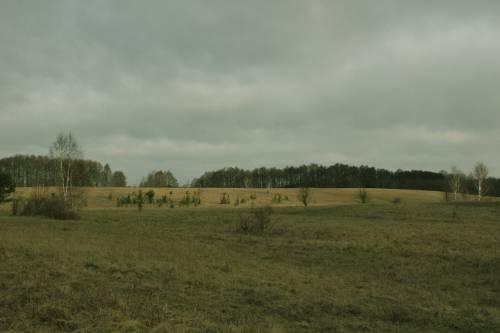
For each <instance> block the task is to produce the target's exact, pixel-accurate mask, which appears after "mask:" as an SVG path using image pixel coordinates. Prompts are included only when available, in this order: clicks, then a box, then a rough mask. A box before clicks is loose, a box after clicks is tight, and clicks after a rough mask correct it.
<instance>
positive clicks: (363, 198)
mask: <svg viewBox="0 0 500 333" xmlns="http://www.w3.org/2000/svg"><path fill="white" fill-rule="evenodd" d="M358 198H359V202H361V203H362V204H365V203H367V202H368V200H369V196H368V191H367V190H366V189H365V188H360V189H359V191H358Z"/></svg>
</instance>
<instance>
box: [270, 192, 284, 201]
mask: <svg viewBox="0 0 500 333" xmlns="http://www.w3.org/2000/svg"><path fill="white" fill-rule="evenodd" d="M282 200H283V197H282V195H281V193H277V194H275V195H274V196H273V200H272V201H273V202H275V203H281V201H282Z"/></svg>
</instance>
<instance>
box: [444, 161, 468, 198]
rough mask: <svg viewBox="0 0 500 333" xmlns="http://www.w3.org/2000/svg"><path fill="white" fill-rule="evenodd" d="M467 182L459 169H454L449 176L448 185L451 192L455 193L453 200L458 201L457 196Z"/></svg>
mask: <svg viewBox="0 0 500 333" xmlns="http://www.w3.org/2000/svg"><path fill="white" fill-rule="evenodd" d="M464 181H465V175H464V173H463V172H462V171H460V170H459V169H458V168H457V167H455V166H454V167H452V168H451V171H450V173H449V174H448V184H449V186H450V190H451V192H453V199H454V200H455V201H457V194H458V193H459V192H460V191H461V190H462V187H463V184H464Z"/></svg>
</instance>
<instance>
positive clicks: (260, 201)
mask: <svg viewBox="0 0 500 333" xmlns="http://www.w3.org/2000/svg"><path fill="white" fill-rule="evenodd" d="M150 189H151V188H142V189H141V188H134V187H115V188H110V187H91V188H82V189H81V190H82V192H83V193H84V194H85V198H86V202H87V207H85V208H86V209H93V208H97V209H100V208H114V207H116V199H117V198H119V197H124V196H127V195H129V194H133V193H137V192H138V191H139V190H142V191H143V192H146V191H148V190H150ZM152 190H154V191H155V195H156V198H160V197H161V196H163V195H165V196H167V197H170V196H171V197H172V199H173V200H174V201H175V202H179V201H180V200H181V199H182V197H183V196H184V195H185V193H186V192H189V193H190V195H193V194H194V193H195V192H197V193H199V195H200V198H201V205H200V206H199V207H202V208H216V207H217V208H231V207H234V203H235V201H236V199H237V198H238V199H239V200H240V201H241V200H242V199H244V201H245V203H240V204H239V205H238V207H239V208H250V207H252V205H253V206H257V207H258V206H268V205H269V206H274V207H302V206H303V205H302V203H301V202H300V200H299V198H298V194H299V189H296V188H288V189H287V188H276V189H246V188H244V189H234V188H202V189H193V188H153V189H152ZM44 191H46V192H47V193H51V192H56V191H57V189H56V188H46V189H44ZM367 191H368V194H369V201H370V203H379V204H380V203H391V202H392V201H393V200H394V199H396V198H399V199H400V200H401V202H402V203H411V204H417V203H439V202H443V201H444V194H443V193H442V192H433V191H418V190H392V189H368V190H367ZM32 192H33V189H32V188H18V189H17V192H16V193H17V194H18V195H21V196H24V197H28V196H29V195H30V194H31V193H32ZM222 193H227V194H228V195H229V198H230V200H231V203H230V204H229V205H221V204H220V198H221V195H222ZM358 193H359V189H351V188H317V189H311V202H310V206H313V207H324V206H333V205H346V204H356V203H359V195H358ZM276 195H281V202H276V201H273V198H274V197H275V196H276ZM252 197H254V198H255V199H251V198H252ZM460 199H461V200H470V201H472V200H475V196H472V195H469V196H467V195H466V196H462V195H460ZM483 200H486V201H492V200H498V199H497V198H484V199H483ZM165 208H166V207H164V209H165ZM0 209H1V208H0ZM3 209H4V210H5V209H6V208H5V206H4V207H3Z"/></svg>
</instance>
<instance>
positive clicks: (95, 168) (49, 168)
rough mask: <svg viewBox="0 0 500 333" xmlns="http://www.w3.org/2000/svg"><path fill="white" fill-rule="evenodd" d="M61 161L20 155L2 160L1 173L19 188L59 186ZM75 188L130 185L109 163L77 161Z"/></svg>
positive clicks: (73, 167) (72, 167) (72, 173)
mask: <svg viewBox="0 0 500 333" xmlns="http://www.w3.org/2000/svg"><path fill="white" fill-rule="evenodd" d="M57 163H58V162H57V161H56V160H55V159H52V158H50V157H48V156H34V155H16V156H12V157H7V158H3V159H0V172H3V173H6V174H8V175H10V177H11V178H12V181H13V182H14V185H15V186H16V187H27V186H59V184H60V173H59V169H58V165H57ZM71 169H72V171H71V184H72V186H76V187H79V186H114V187H123V186H127V179H126V177H125V174H124V173H123V172H122V171H114V172H113V171H112V170H111V168H110V166H109V165H108V164H106V165H105V166H103V165H102V164H101V163H99V162H96V161H89V160H80V159H79V160H75V161H73V163H72V166H71Z"/></svg>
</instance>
